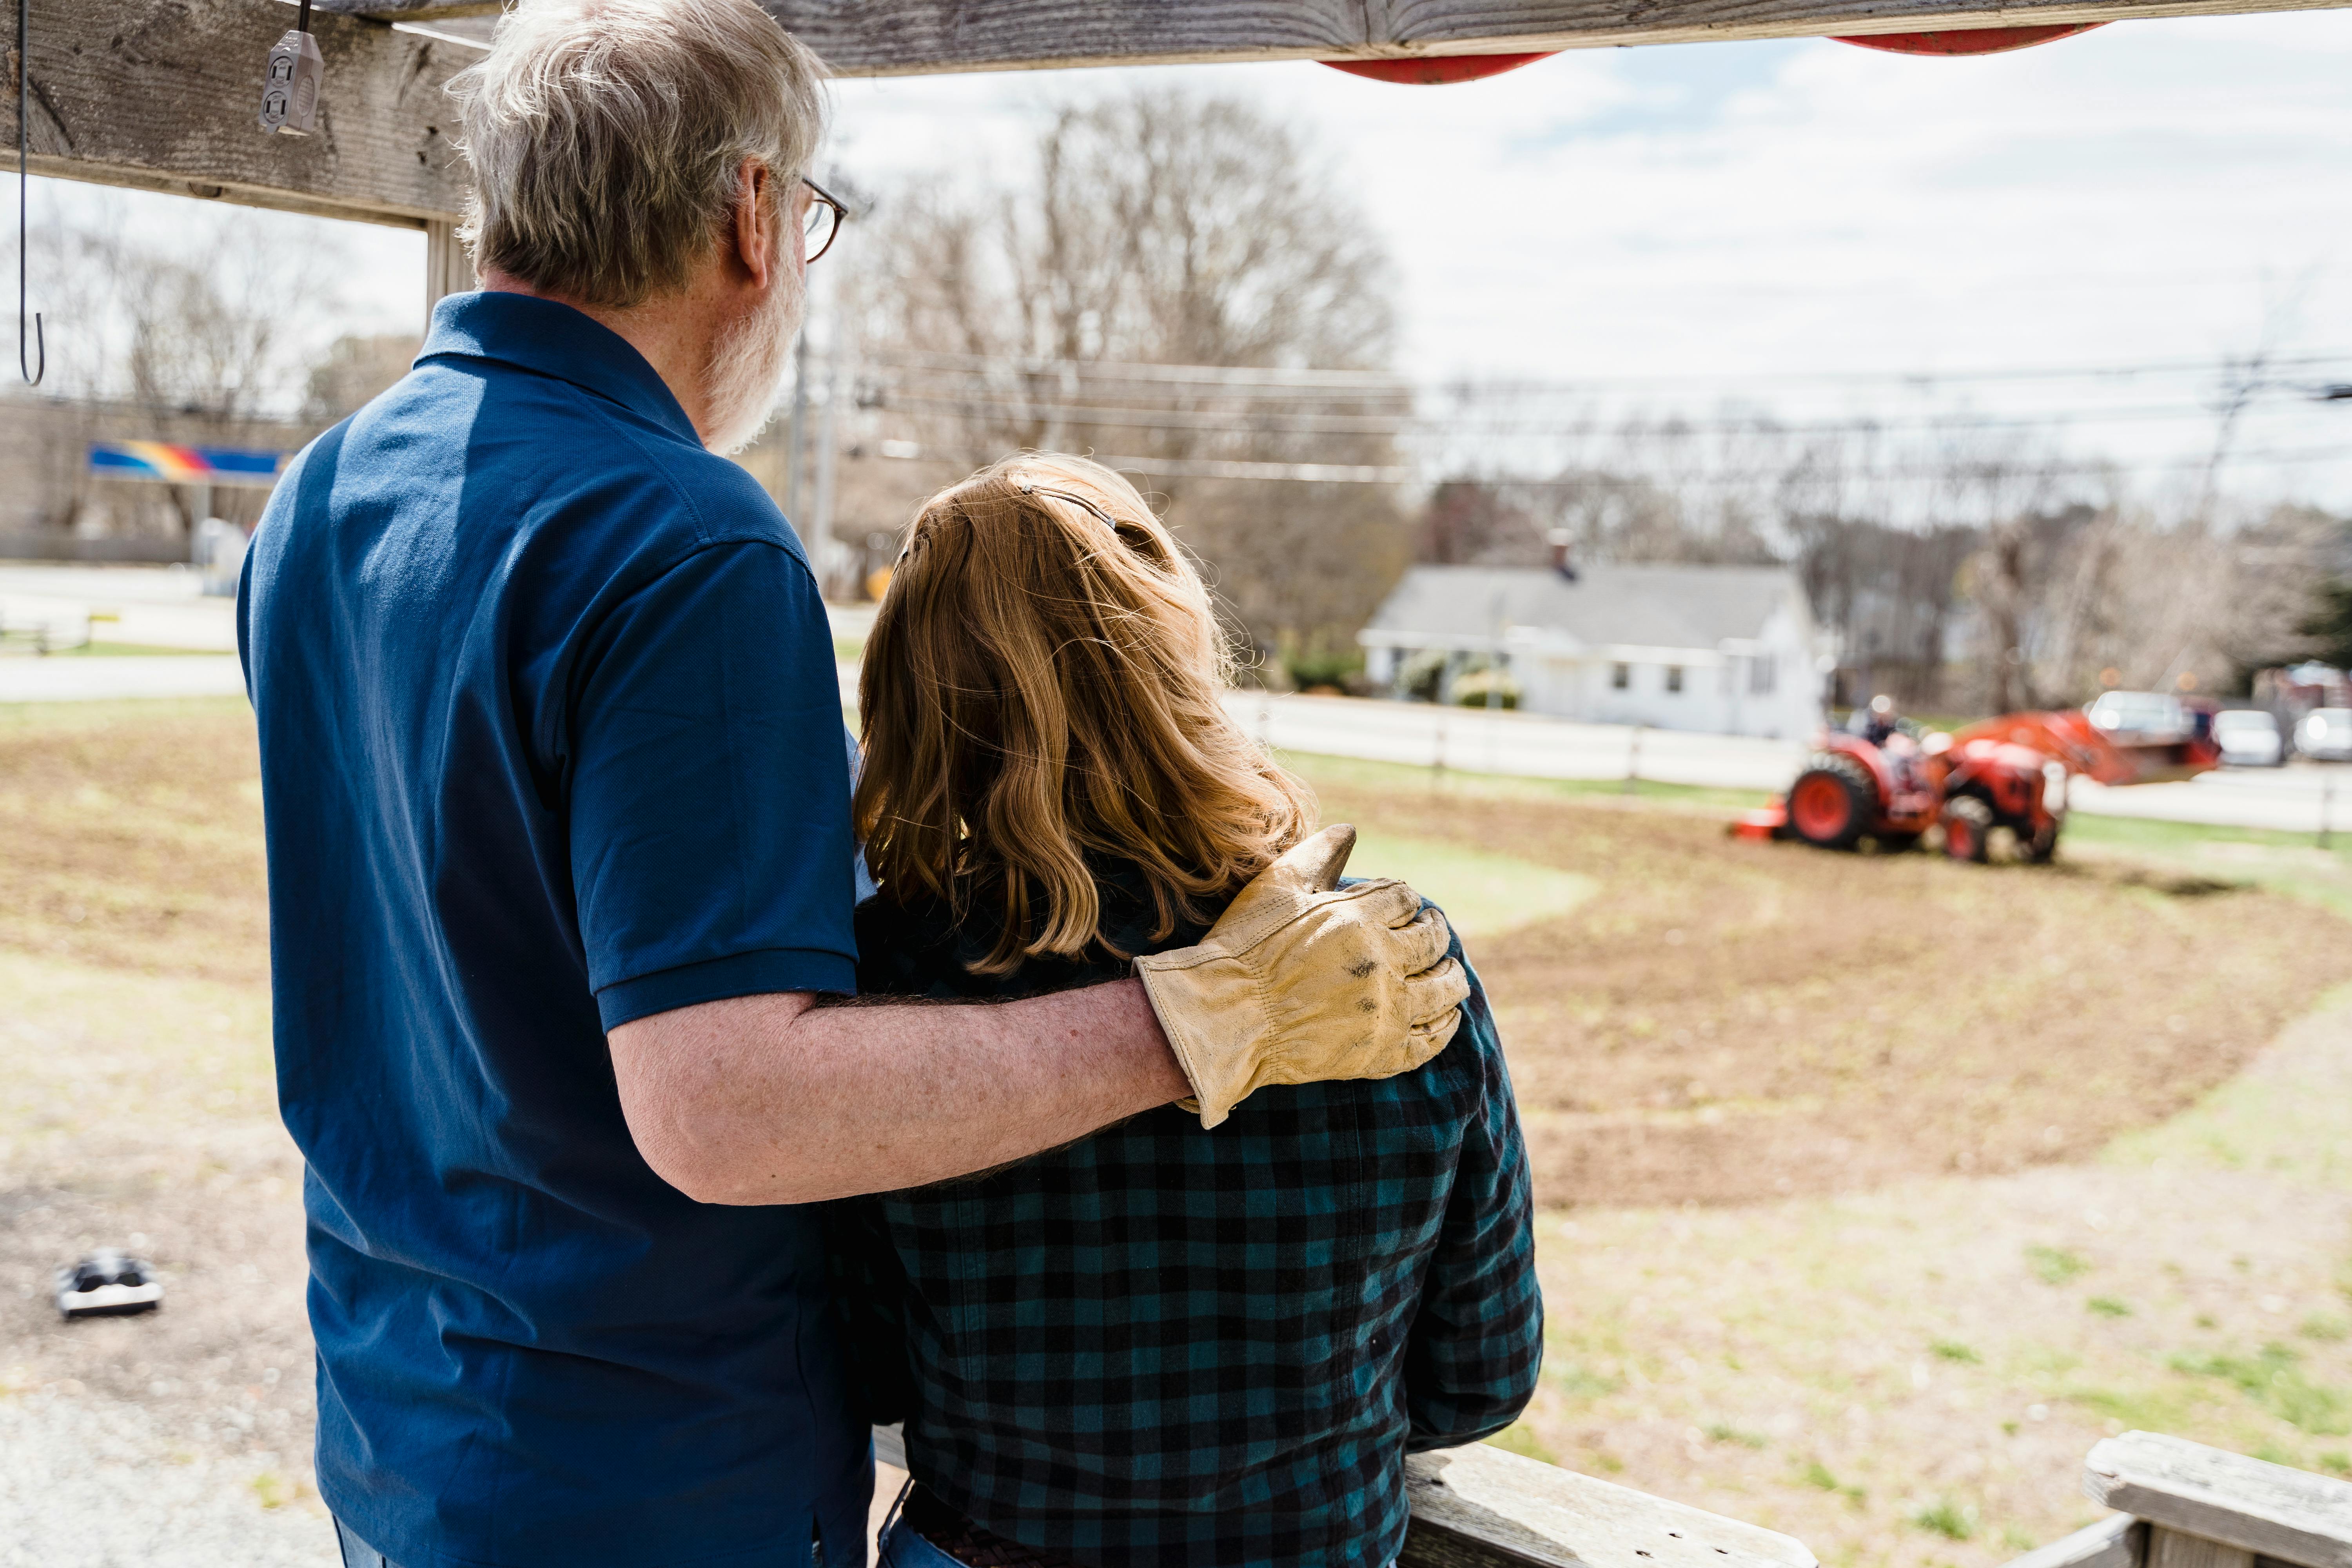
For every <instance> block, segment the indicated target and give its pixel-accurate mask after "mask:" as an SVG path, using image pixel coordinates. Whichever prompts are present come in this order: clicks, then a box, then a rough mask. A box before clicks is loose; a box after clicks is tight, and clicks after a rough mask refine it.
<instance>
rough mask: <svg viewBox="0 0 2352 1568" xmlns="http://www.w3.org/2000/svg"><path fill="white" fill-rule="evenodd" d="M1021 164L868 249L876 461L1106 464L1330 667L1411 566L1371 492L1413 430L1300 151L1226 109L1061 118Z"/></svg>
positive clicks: (1342, 214)
mask: <svg viewBox="0 0 2352 1568" xmlns="http://www.w3.org/2000/svg"><path fill="white" fill-rule="evenodd" d="M1032 153H1033V156H1032V160H1031V163H1030V165H1029V167H1028V168H1027V170H1026V171H1025V172H1024V174H1022V175H1021V176H1020V177H1018V178H1016V179H1014V180H1012V181H1010V182H1003V183H998V184H993V185H987V184H976V183H971V182H967V183H965V184H962V185H961V186H958V187H952V188H951V187H949V186H946V185H941V184H933V185H929V186H926V187H921V188H918V189H915V190H912V191H909V192H907V193H905V194H904V195H902V196H901V197H900V198H899V199H898V201H897V202H896V203H895V204H891V205H889V207H888V208H887V213H886V215H885V216H883V217H882V219H881V220H880V222H879V223H878V225H877V230H878V233H877V242H875V243H869V244H868V246H867V247H866V250H865V252H864V253H863V255H864V257H865V258H866V265H865V266H864V267H863V268H861V270H862V273H863V275H864V278H863V286H862V288H861V290H860V292H861V295H862V299H861V300H860V302H859V303H858V305H857V306H856V310H857V312H858V321H859V324H860V327H861V329H862V331H861V337H862V348H861V366H862V377H861V382H862V384H861V386H860V388H859V393H858V400H859V402H860V404H861V405H864V406H865V407H866V409H867V410H868V411H869V419H868V423H869V425H870V426H871V427H872V429H873V432H874V435H875V437H876V440H877V444H878V443H879V442H880V441H882V440H888V441H890V442H891V443H892V447H891V449H892V450H894V451H900V452H903V451H906V450H908V449H909V448H919V450H920V451H921V453H922V454H923V456H924V457H925V458H929V459H931V460H932V464H933V465H935V466H929V468H928V473H927V475H926V478H927V479H928V480H929V481H930V482H938V481H941V480H944V479H949V478H951V477H953V475H954V474H955V473H956V472H958V471H961V470H964V469H968V468H971V467H974V466H977V465H978V464H980V463H982V462H985V461H988V460H991V459H992V458H997V457H1000V456H1003V454H1005V453H1006V452H1008V451H1012V450H1018V449H1023V448H1059V449H1064V450H1070V451H1077V452H1091V453H1093V454H1095V455H1097V456H1098V457H1101V458H1105V459H1108V460H1110V461H1112V462H1114V464H1115V465H1116V466H1119V467H1122V468H1127V469H1128V470H1129V471H1130V472H1133V473H1135V474H1138V475H1139V476H1140V477H1141V479H1143V480H1144V481H1145V482H1146V483H1147V484H1148V485H1149V487H1150V489H1154V490H1156V491H1157V492H1158V494H1159V495H1160V497H1161V498H1162V499H1163V500H1164V502H1165V504H1166V507H1167V511H1168V516H1169V519H1170V521H1171V524H1172V525H1173V526H1175V527H1176V529H1177V530H1178V531H1179V532H1180V533H1181V535H1182V536H1183V537H1184V539H1185V540H1186V542H1188V544H1189V545H1190V546H1191V547H1192V549H1193V550H1194V551H1195V552H1197V553H1198V554H1199V555H1200V556H1201V557H1202V558H1203V560H1204V561H1205V562H1207V563H1209V565H1210V567H1211V569H1212V573H1213V577H1214V578H1215V580H1216V582H1217V583H1218V585H1219V588H1220V591H1221V593H1222V595H1223V597H1224V600H1225V602H1226V604H1227V606H1228V608H1229V610H1230V612H1231V613H1232V615H1233V616H1234V618H1235V620H1236V621H1237V622H1238V623H1239V625H1240V626H1243V627H1244V628H1246V631H1247V634H1248V636H1249V637H1250V638H1251V639H1252V640H1253V641H1254V642H1255V643H1256V645H1257V646H1258V647H1260V648H1261V649H1262V650H1263V651H1264V652H1265V654H1266V655H1268V656H1270V658H1272V659H1273V660H1275V661H1276V662H1278V663H1280V664H1284V665H1287V666H1288V667H1290V668H1292V669H1293V670H1294V671H1296V672H1297V673H1299V674H1302V675H1305V674H1308V673H1310V672H1315V673H1320V672H1322V671H1324V670H1326V669H1328V668H1330V667H1332V666H1333V665H1335V664H1336V663H1338V662H1340V661H1344V660H1345V659H1347V658H1349V656H1351V655H1352V652H1353V645H1352V637H1353V634H1354V632H1355V630H1356V628H1357V627H1358V626H1360V625H1361V624H1362V623H1363V621H1364V619H1365V618H1366V617H1367V616H1369V615H1370V612H1371V610H1372V609H1373V608H1374V606H1375V605H1377V604H1378V603H1379V600H1380V599H1381V596H1382V595H1384V594H1385V593H1386V592H1387V590H1388V588H1389V587H1390V586H1391V584H1393V583H1394V582H1395V580H1396V577H1397V575H1398V574H1399V573H1400V572H1401V571H1402V568H1403V565H1404V563H1405V561H1406V559H1407V557H1408V554H1409V543H1408V540H1407V533H1408V530H1409V526H1410V525H1409V522H1408V520H1407V519H1406V517H1405V516H1404V514H1403V512H1402V510H1401V508H1400V506H1399V504H1398V501H1397V499H1396V491H1395V489H1394V487H1393V486H1392V485H1391V484H1387V483H1377V482H1374V483H1367V482H1360V476H1362V475H1364V474H1367V473H1369V474H1371V475H1373V476H1376V477H1377V476H1381V475H1387V474H1393V473H1396V472H1398V471H1399V470H1400V469H1401V468H1402V457H1401V455H1400V453H1399V450H1398V447H1397V438H1396V437H1397V432H1398V430H1399V428H1400V426H1401V423H1402V421H1403V420H1404V419H1405V418H1407V417H1408V416H1410V412H1411V399H1410V393H1409V390H1408V389H1407V388H1406V387H1405V385H1404V384H1402V382H1401V381H1398V380H1396V379H1395V378H1393V377H1391V376H1390V375H1388V374H1386V373H1385V370H1384V368H1383V367H1384V366H1385V365H1386V363H1387V360H1388V355H1389V353H1390V350H1391V342H1392V339H1393V336H1394V312H1393V309H1392V307H1391V292H1392V288H1393V282H1392V277H1391V268H1390V266H1389V263H1388V261H1387V259H1386V258H1385V256H1384V255H1383V254H1382V252H1381V248H1380V247H1379V245H1378V244H1377V243H1376V241H1375V240H1374V238H1373V237H1372V235H1371V232H1370V226H1368V225H1367V223H1366V222H1365V221H1364V219H1363V217H1362V216H1361V215H1360V213H1359V212H1358V211H1357V210H1356V209H1355V208H1354V207H1353V206H1351V205H1349V204H1348V203H1347V202H1346V201H1345V200H1344V199H1343V198H1342V197H1340V196H1339V195H1337V194H1336V193H1337V192H1338V191H1339V189H1340V188H1341V187H1340V184H1339V182H1338V181H1337V180H1334V179H1332V178H1329V177H1328V175H1327V172H1326V169H1325V166H1324V164H1323V163H1322V162H1321V160H1320V159H1319V158H1318V155H1317V154H1316V153H1315V152H1314V151H1313V150H1312V149H1311V148H1310V147H1309V146H1308V145H1307V142H1305V141H1304V139H1303V138H1302V137H1301V136H1300V135H1299V134H1298V133H1297V132H1295V131H1293V130H1292V129H1291V128H1289V127H1288V126H1286V125H1285V124H1283V123H1281V122H1280V121H1276V120H1273V119H1270V118H1269V117H1267V116H1266V115H1265V113H1263V112H1262V111H1261V110H1257V109H1255V108H1254V107H1252V106H1250V105H1248V104H1245V103H1243V102H1240V101H1237V100H1225V99H1216V98H1202V97H1195V96H1192V95H1189V94H1185V93H1181V92H1176V91H1153V92H1145V93H1139V94H1137V95H1134V96H1132V97H1125V98H1118V99H1109V100H1101V101H1098V102H1094V103H1090V104H1082V105H1071V106H1067V107H1065V108H1062V109H1060V110H1056V111H1055V113H1054V114H1053V115H1052V117H1051V118H1050V119H1049V120H1048V121H1046V122H1045V125H1044V126H1043V127H1042V128H1041V130H1040V132H1039V134H1038V137H1037V140H1036V142H1035V144H1034V148H1033V150H1032ZM861 446H862V444H861ZM1308 466H1312V467H1311V468H1310V467H1308ZM1336 471H1345V472H1346V473H1348V474H1349V475H1350V476H1351V479H1350V482H1323V481H1320V480H1317V479H1309V478H1304V477H1299V476H1304V475H1308V474H1311V473H1315V472H1321V473H1325V474H1329V473H1334V472H1336ZM1286 473H1287V474H1289V475H1291V476H1293V477H1288V478H1278V477H1276V476H1277V475H1281V474H1286ZM1261 476H1264V477H1261Z"/></svg>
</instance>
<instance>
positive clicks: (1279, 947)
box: [1135, 823, 1470, 1127]
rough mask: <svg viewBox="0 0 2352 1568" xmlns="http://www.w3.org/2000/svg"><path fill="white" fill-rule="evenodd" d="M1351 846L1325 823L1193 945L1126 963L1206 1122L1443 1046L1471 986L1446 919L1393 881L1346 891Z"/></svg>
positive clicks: (1407, 1065)
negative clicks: (1273, 1090) (1278, 1092)
mask: <svg viewBox="0 0 2352 1568" xmlns="http://www.w3.org/2000/svg"><path fill="white" fill-rule="evenodd" d="M1355 847H1356V830H1355V829H1354V828H1353V827H1350V826H1347V825H1346V824H1344V823H1341V824H1336V825H1334V826H1329V827H1327V828H1325V829H1324V830H1323V831H1322V832H1320V833H1318V834H1317V835H1315V837H1312V838H1309V839H1307V841H1306V842H1304V843H1302V844H1300V845H1298V846H1297V847H1296V848H1294V849H1292V850H1291V851H1290V853H1288V854H1287V855H1285V856H1284V857H1282V858H1281V859H1279V860H1276V862H1275V863H1274V864H1273V865H1271V866H1269V867H1267V868H1265V870H1264V871H1261V872H1260V873H1258V876H1257V878H1256V879H1255V880H1254V881H1252V882H1251V883H1250V885H1249V886H1248V887H1246V888H1244V889H1242V890H1241V896H1240V897H1238V898H1236V899H1235V900H1234V901H1233V904H1232V906H1231V907H1229V908H1228V909H1227V910H1225V912H1224V916H1223V919H1221V920H1219V921H1217V923H1216V924H1215V925H1214V926H1213V927H1211V928H1210V931H1209V934H1208V935H1207V936H1205V937H1203V938H1202V939H1201V942H1200V943H1199V945H1197V946H1193V947H1180V948H1176V949H1173V950H1172V951H1171V952H1157V953H1152V954H1150V955H1148V956H1146V957H1143V958H1139V959H1137V960H1136V961H1135V968H1136V973H1137V974H1138V975H1139V976H1140V977H1141V979H1142V981H1143V988H1144V990H1145V991H1147V992H1148V993H1150V996H1151V1010H1152V1011H1153V1012H1155V1013H1157V1014H1158V1015H1159V1016H1160V1028H1162V1029H1163V1030H1165V1031H1167V1035H1168V1041H1169V1044H1171V1045H1172V1046H1174V1047H1176V1059H1177V1061H1178V1062H1180V1063H1181V1064H1182V1066H1183V1068H1184V1076H1185V1077H1186V1078H1188V1079H1192V1090H1193V1098H1192V1099H1191V1100H1181V1101H1180V1102H1179V1103H1180V1104H1181V1105H1182V1106H1183V1107H1184V1109H1185V1110H1197V1111H1199V1112H1200V1113H1201V1125H1202V1126H1203V1127H1214V1126H1215V1125H1216V1124H1217V1123H1218V1122H1220V1121H1223V1120H1224V1119H1225V1118H1226V1117H1227V1116H1229V1115H1231V1114H1232V1113H1233V1109H1234V1106H1236V1105H1239V1104H1240V1103H1241V1102H1242V1101H1243V1100H1246V1099H1248V1098H1249V1097H1250V1095H1251V1094H1252V1093H1254V1092H1255V1091H1256V1090H1258V1089H1263V1088H1265V1086H1266V1085H1267V1084H1270V1083H1320V1082H1322V1081H1324V1080H1326V1079H1343V1078H1391V1077H1393V1076H1394V1075H1396V1074H1398V1073H1401V1072H1410V1071H1411V1070H1412V1069H1413V1068H1417V1067H1419V1066H1420V1065H1421V1064H1422V1063H1423V1062H1425V1061H1427V1060H1428V1059H1429V1058H1432V1057H1433V1056H1435V1055H1436V1054H1437V1053H1438V1052H1440V1051H1442V1050H1444V1048H1445V1043H1446V1042H1447V1041H1448V1040H1451V1039H1452V1038H1453V1037H1454V1030H1455V1029H1456V1028H1457V1027H1459V1026H1460V1025H1461V1022H1462V1006H1461V1005H1462V1002H1463V1000H1464V999H1465V997H1467V996H1468V995H1469V994H1470V983H1469V981H1468V980H1467V979H1466V978H1465V976H1464V975H1463V973H1462V965H1461V964H1460V963H1456V962H1455V961H1454V960H1453V959H1452V958H1449V957H1448V956H1446V947H1447V945H1448V944H1449V943H1450V942H1452V940H1453V932H1452V931H1450V930H1449V929H1448V928H1447V926H1446V924H1445V917H1444V915H1441V914H1439V913H1438V912H1437V911H1436V910H1433V909H1432V910H1424V909H1423V908H1422V907H1421V897H1420V895H1419V894H1417V893H1415V892H1414V891H1413V890H1412V889H1411V888H1408V887H1406V886H1405V885H1404V884H1403V883H1402V882H1400V881H1397V880H1395V879H1384V880H1379V881H1368V882H1363V883H1360V884H1359V885H1357V886H1355V887H1352V888H1349V889H1345V890H1344V891H1342V890H1340V889H1339V887H1338V883H1339V871H1340V868H1342V867H1344V866H1346V865H1347V863H1348V855H1349V851H1350V850H1352V849H1354V848H1355Z"/></svg>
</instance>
